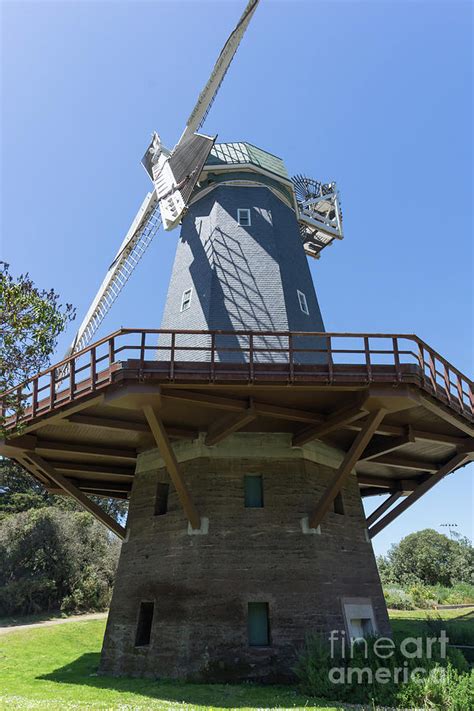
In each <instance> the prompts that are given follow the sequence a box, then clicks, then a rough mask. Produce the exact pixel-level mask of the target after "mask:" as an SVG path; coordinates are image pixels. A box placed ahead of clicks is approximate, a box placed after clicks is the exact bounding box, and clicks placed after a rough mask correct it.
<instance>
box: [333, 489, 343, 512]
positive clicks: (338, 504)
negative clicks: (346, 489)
mask: <svg viewBox="0 0 474 711" xmlns="http://www.w3.org/2000/svg"><path fill="white" fill-rule="evenodd" d="M334 513H337V514H341V516H343V515H344V501H343V500H342V494H341V492H339V494H337V496H336V498H335V499H334Z"/></svg>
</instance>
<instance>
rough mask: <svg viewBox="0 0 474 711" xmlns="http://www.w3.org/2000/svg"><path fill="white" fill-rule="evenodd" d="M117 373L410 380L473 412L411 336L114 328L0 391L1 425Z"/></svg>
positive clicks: (464, 389)
mask: <svg viewBox="0 0 474 711" xmlns="http://www.w3.org/2000/svg"><path fill="white" fill-rule="evenodd" d="M124 368H127V369H129V370H130V369H131V370H132V371H134V374H135V377H136V378H138V379H139V380H144V379H146V378H149V377H151V376H152V375H153V374H154V375H155V376H156V375H158V377H159V378H160V380H161V381H162V382H170V383H173V382H188V383H189V382H192V381H193V380H197V381H199V382H200V383H203V382H208V383H216V382H217V383H218V382H229V381H232V380H236V381H239V382H242V381H244V382H260V381H262V382H267V383H268V382H275V383H282V382H283V383H289V384H292V383H303V382H306V381H311V382H317V383H326V384H328V385H334V384H343V383H361V384H364V383H365V384H370V383H374V382H395V383H402V382H416V384H418V385H419V386H420V387H422V388H423V389H424V390H426V391H427V392H429V393H430V394H431V395H434V396H435V397H436V398H438V399H439V400H441V401H442V402H443V403H444V404H446V405H448V406H449V407H451V408H452V409H454V410H456V411H457V412H458V413H460V414H462V415H465V416H467V417H469V418H472V417H473V413H474V399H473V382H472V380H470V379H469V378H467V377H466V376H465V375H463V373H461V371H459V370H458V369H457V368H455V367H454V366H453V365H451V363H449V362H448V361H447V360H446V359H445V358H443V356H441V355H440V354H439V353H437V352H436V351H435V350H433V349H432V348H430V346H428V345H427V344H426V343H424V341H422V340H420V339H419V338H418V337H417V336H414V335H406V334H383V333H306V332H287V331H230V330H229V331H171V330H159V329H121V330H120V331H116V332H115V333H112V334H111V335H109V336H107V337H106V338H103V339H102V340H100V341H97V342H96V343H93V344H92V345H90V346H88V347H87V348H85V349H84V350H82V351H79V352H78V353H75V354H74V355H72V356H70V357H69V358H66V359H65V360H63V361H61V362H59V363H57V364H55V365H54V366H52V367H51V368H48V369H47V370H45V371H43V372H42V373H39V374H38V375H35V376H34V377H33V378H30V379H29V380H28V381H26V382H24V383H21V384H19V385H17V386H15V387H14V388H11V389H10V390H8V391H6V392H4V393H3V394H2V396H1V402H2V416H3V418H4V423H5V426H6V427H7V428H13V427H15V426H16V425H17V424H19V423H21V422H25V421H28V420H30V419H33V418H35V417H38V416H40V415H44V414H45V413H48V412H50V411H52V410H54V409H56V408H58V407H61V406H64V405H66V404H69V403H71V402H73V401H75V400H78V399H79V398H82V397H84V396H86V395H90V394H91V393H93V392H94V391H96V390H100V389H102V388H103V387H105V386H107V385H109V384H110V383H112V382H113V381H114V379H115V378H116V376H117V372H118V371H120V370H123V369H124Z"/></svg>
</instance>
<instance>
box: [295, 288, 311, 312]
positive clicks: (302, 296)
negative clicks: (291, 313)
mask: <svg viewBox="0 0 474 711" xmlns="http://www.w3.org/2000/svg"><path fill="white" fill-rule="evenodd" d="M296 293H297V294H298V301H299V302H300V309H301V311H302V312H303V313H304V314H306V315H307V316H308V315H309V309H308V302H307V301H306V294H303V292H302V291H299V289H297V290H296Z"/></svg>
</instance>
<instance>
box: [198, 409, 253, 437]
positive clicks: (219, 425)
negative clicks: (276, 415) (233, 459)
mask: <svg viewBox="0 0 474 711" xmlns="http://www.w3.org/2000/svg"><path fill="white" fill-rule="evenodd" d="M256 417H257V413H256V412H255V409H254V408H253V406H252V403H250V405H249V407H248V408H247V409H246V410H243V411H242V412H237V413H232V414H230V415H227V417H223V418H221V419H220V420H217V421H216V422H213V423H212V425H211V426H210V427H209V430H208V432H207V435H206V439H205V444H206V445H207V446H211V445H213V444H218V442H222V440H223V439H225V438H226V437H228V436H229V435H231V434H232V433H233V432H238V430H241V429H243V428H244V427H245V426H246V425H248V424H249V422H252V421H253V420H255V418H256Z"/></svg>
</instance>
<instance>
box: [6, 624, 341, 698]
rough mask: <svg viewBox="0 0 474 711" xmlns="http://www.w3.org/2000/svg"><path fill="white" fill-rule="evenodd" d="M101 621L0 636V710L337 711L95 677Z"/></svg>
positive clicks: (277, 690) (234, 689)
mask: <svg viewBox="0 0 474 711" xmlns="http://www.w3.org/2000/svg"><path fill="white" fill-rule="evenodd" d="M104 628H105V620H90V621H84V622H82V621H78V622H76V621H74V622H69V623H67V624H62V625H56V626H53V627H45V628H39V629H38V628H36V629H31V630H17V631H12V632H9V633H8V634H5V635H2V636H0V709H6V708H8V709H120V710H123V711H132V710H133V711H135V710H137V711H138V710H139V709H140V710H142V709H143V710H145V709H170V710H172V711H175V710H177V709H186V711H191V710H194V709H196V710H199V711H204V710H205V709H234V708H238V709H293V708H301V709H303V708H304V709H306V710H308V711H311V710H312V711H315V710H316V709H323V708H324V709H328V710H330V709H333V711H335V709H340V708H342V707H341V706H339V707H336V706H333V705H331V704H325V703H324V702H321V703H316V701H315V700H314V699H312V700H309V699H308V698H307V697H305V696H301V695H300V694H298V693H297V692H296V691H295V690H294V689H292V688H289V687H284V686H282V687H279V686H272V687H269V686H267V687H265V686H257V685H252V684H238V685H237V684H236V685H226V684H183V683H176V682H161V681H160V682H158V681H151V680H147V679H125V678H121V679H116V678H112V677H108V678H107V677H101V676H97V674H96V671H97V666H98V663H99V655H100V648H101V644H102V638H103V636H104Z"/></svg>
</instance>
